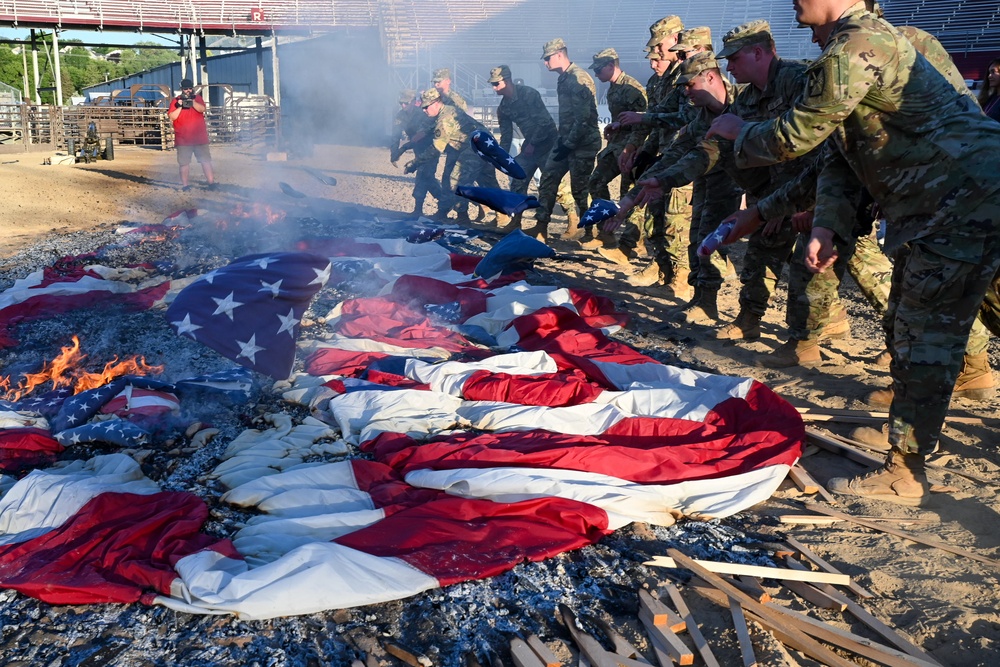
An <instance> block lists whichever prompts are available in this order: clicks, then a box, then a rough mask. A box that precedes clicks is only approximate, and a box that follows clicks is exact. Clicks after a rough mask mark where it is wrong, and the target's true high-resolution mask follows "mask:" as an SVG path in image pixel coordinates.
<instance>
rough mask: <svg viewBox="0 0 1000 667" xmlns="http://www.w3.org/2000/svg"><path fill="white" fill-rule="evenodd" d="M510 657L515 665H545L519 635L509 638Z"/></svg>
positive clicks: (537, 666)
mask: <svg viewBox="0 0 1000 667" xmlns="http://www.w3.org/2000/svg"><path fill="white" fill-rule="evenodd" d="M510 659H511V660H512V661H513V662H514V665H515V667H546V666H545V663H544V662H542V660H541V658H539V657H538V655H537V654H536V653H535V652H534V651H533V650H532V649H531V647H530V646H528V643H527V642H526V641H524V640H523V639H521V638H519V637H514V638H513V639H511V640H510Z"/></svg>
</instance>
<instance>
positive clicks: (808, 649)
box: [667, 549, 853, 667]
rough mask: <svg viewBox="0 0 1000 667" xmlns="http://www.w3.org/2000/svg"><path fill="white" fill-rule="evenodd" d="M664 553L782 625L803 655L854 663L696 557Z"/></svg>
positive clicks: (837, 665) (837, 664)
mask: <svg viewBox="0 0 1000 667" xmlns="http://www.w3.org/2000/svg"><path fill="white" fill-rule="evenodd" d="M667 553H668V554H669V555H670V557H671V558H673V560H674V561H676V562H677V563H678V564H680V566H681V567H683V568H686V569H688V570H691V571H692V572H694V573H695V574H697V575H698V576H699V577H701V578H702V579H704V580H705V581H707V582H708V583H710V584H712V585H713V586H715V587H716V588H718V589H719V590H721V591H722V592H723V593H725V594H726V595H728V596H729V597H730V598H734V599H736V601H737V602H739V603H740V605H742V606H743V608H744V609H746V610H748V611H751V612H753V613H754V614H755V615H757V616H759V617H760V618H763V619H765V620H768V621H770V625H772V626H776V627H778V628H782V630H783V631H784V632H785V633H786V635H787V636H786V638H785V643H786V644H788V645H789V646H791V647H792V648H794V649H797V650H799V651H802V652H803V653H805V654H806V655H809V656H811V657H813V658H815V659H817V660H819V661H821V662H825V663H826V664H827V665H830V667H850V666H851V665H853V663H851V662H850V661H848V660H845V659H844V658H842V657H840V656H839V655H837V654H836V653H834V652H833V651H831V650H830V649H828V648H826V647H825V646H823V645H822V644H820V643H819V642H817V641H816V640H815V639H813V638H812V637H810V636H808V635H806V634H805V633H804V632H802V631H801V630H799V629H797V628H796V627H794V626H793V625H790V624H787V623H786V621H784V620H783V619H784V618H787V617H782V616H781V614H779V613H778V612H776V611H774V610H773V609H771V608H769V607H767V606H765V605H763V604H761V603H760V602H757V601H756V600H754V599H753V598H751V597H750V596H749V595H747V594H746V593H744V592H742V591H741V590H739V589H738V588H736V587H735V586H733V585H731V584H728V583H726V582H725V581H723V580H722V577H720V576H719V575H717V574H715V573H713V572H710V571H708V570H707V569H705V567H703V566H702V565H699V564H698V563H697V562H696V561H695V560H693V559H691V558H688V557H687V556H685V555H684V554H682V553H681V552H680V551H677V550H676V549H668V550H667ZM727 606H728V604H727ZM785 626H787V627H785Z"/></svg>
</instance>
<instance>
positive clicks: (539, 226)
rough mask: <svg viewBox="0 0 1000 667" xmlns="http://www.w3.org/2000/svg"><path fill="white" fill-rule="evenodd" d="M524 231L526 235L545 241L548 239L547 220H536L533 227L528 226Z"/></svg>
mask: <svg viewBox="0 0 1000 667" xmlns="http://www.w3.org/2000/svg"><path fill="white" fill-rule="evenodd" d="M524 233H525V234H527V235H528V236H534V237H535V238H536V239H538V240H539V241H541V242H542V243H545V242H546V241H548V240H549V221H548V220H544V221H542V220H538V221H536V222H535V226H534V227H528V228H527V229H525V230H524Z"/></svg>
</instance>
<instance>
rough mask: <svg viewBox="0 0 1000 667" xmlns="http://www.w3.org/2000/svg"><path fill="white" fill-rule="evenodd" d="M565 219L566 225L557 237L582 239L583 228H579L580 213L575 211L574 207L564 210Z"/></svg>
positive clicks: (568, 239)
mask: <svg viewBox="0 0 1000 667" xmlns="http://www.w3.org/2000/svg"><path fill="white" fill-rule="evenodd" d="M566 219H567V220H568V221H569V224H568V225H567V227H566V231H565V232H563V233H562V235H561V236H560V237H559V238H561V239H562V240H563V241H576V240H577V239H582V238H583V230H582V229H580V214H579V213H577V212H576V209H570V210H568V211H566Z"/></svg>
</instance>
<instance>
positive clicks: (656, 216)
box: [635, 62, 706, 277]
mask: <svg viewBox="0 0 1000 667" xmlns="http://www.w3.org/2000/svg"><path fill="white" fill-rule="evenodd" d="M679 72H680V63H679V62H678V63H674V64H673V65H672V66H671V67H670V68H669V69H668V70H667V71H666V72H664V73H663V76H662V77H660V79H659V82H658V86H657V88H656V91H655V93H654V95H653V97H652V98H650V99H651V100H655V101H651V103H650V105H649V107H648V110H647V112H646V113H645V114H643V120H642V124H643V126H644V127H646V128H647V129H648V130H649V134H648V135H647V137H646V141H645V143H643V145H642V147H641V148H640V149H639V151H638V155H637V156H636V163H637V164H639V165H642V164H643V163H646V168H643V169H636V172H637V173H636V174H635V176H636V179H638V178H640V177H641V176H642V173H643V172H644V171H645V170H646V169H648V167H649V166H651V164H652V163H653V162H655V161H656V159H657V158H658V157H660V156H661V155H662V154H663V152H665V151H666V150H667V149H668V148H669V147H670V144H671V143H672V142H673V139H674V136H675V135H676V134H677V131H678V130H679V129H680V128H682V127H684V125H686V124H687V123H688V122H689V121H691V120H692V119H693V118H694V114H695V110H694V107H692V106H691V105H690V104H689V102H688V99H687V95H685V94H684V87H683V86H678V85H677V77H678V76H679ZM696 184H697V185H700V188H699V189H700V190H702V191H704V189H705V187H706V184H705V182H704V180H703V179H701V177H699V179H698V181H696V182H695V183H686V184H684V185H681V186H679V187H677V188H674V189H673V190H672V191H671V192H669V193H664V197H663V199H662V200H661V201H658V202H654V203H653V204H650V206H649V207H647V212H646V225H647V226H646V232H647V238H648V239H649V241H650V245H651V246H652V248H651V249H652V255H653V260H654V261H655V262H656V263H657V264H658V265H659V266H660V269H661V270H662V271H663V274H664V276H668V277H669V276H672V275H673V274H674V272H675V271H677V270H678V269H680V270H682V271H683V272H685V273H686V272H688V271H690V270H691V266H692V261H691V260H692V255H693V249H691V248H690V247H689V246H690V243H691V241H690V238H691V234H692V231H691V230H692V220H697V219H698V218H699V217H700V215H701V213H702V210H703V208H704V201H705V197H704V196H703V194H702V195H699V198H698V201H699V202H701V205H699V206H698V207H697V208H695V207H694V206H693V204H694V202H695V194H694V193H695V185H696Z"/></svg>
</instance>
